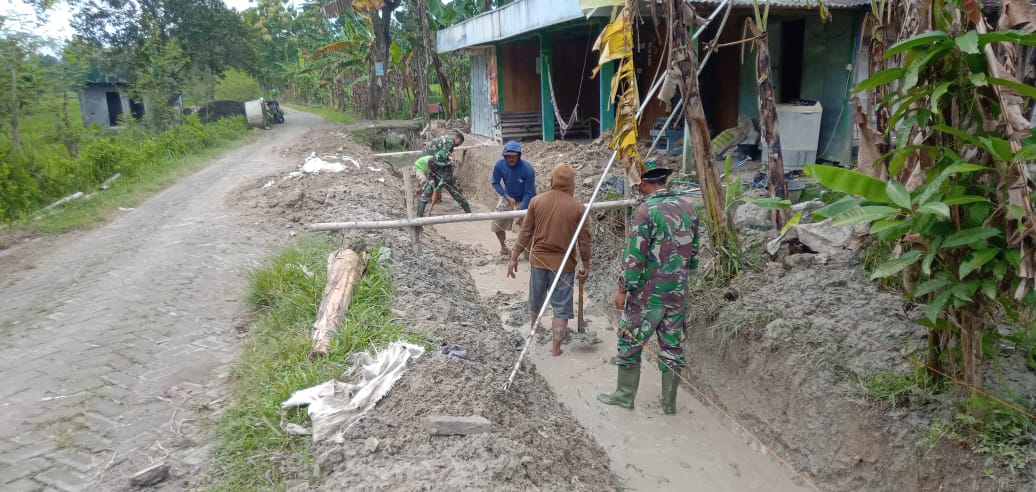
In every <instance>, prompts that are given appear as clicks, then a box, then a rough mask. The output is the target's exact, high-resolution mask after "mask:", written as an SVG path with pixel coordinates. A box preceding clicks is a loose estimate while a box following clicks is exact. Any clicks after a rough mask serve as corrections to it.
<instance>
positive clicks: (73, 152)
mask: <svg viewBox="0 0 1036 492" xmlns="http://www.w3.org/2000/svg"><path fill="white" fill-rule="evenodd" d="M57 130H58V131H57V133H58V138H59V139H60V140H61V143H62V144H63V145H64V146H65V150H67V151H68V155H69V156H70V157H71V158H72V159H78V158H79V137H78V136H77V135H76V134H75V132H74V131H73V130H72V122H71V121H69V119H68V91H62V92H61V114H60V115H58V121H57Z"/></svg>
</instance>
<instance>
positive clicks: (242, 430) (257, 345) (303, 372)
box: [210, 236, 428, 491]
mask: <svg viewBox="0 0 1036 492" xmlns="http://www.w3.org/2000/svg"><path fill="white" fill-rule="evenodd" d="M334 248H335V245H334V244H332V242H331V241H330V240H329V239H327V238H324V237H317V236H304V237H301V238H299V239H298V240H297V241H296V242H295V244H293V245H292V246H290V247H289V248H288V249H286V250H285V251H283V252H281V253H280V254H278V255H277V256H276V257H275V258H273V259H272V260H271V261H270V262H269V264H267V265H266V266H264V267H262V268H260V269H258V270H255V271H254V272H252V274H251V276H250V280H249V284H250V285H249V291H248V302H249V304H250V305H251V306H252V308H253V309H255V311H256V314H257V320H256V321H255V324H254V327H253V331H252V332H251V333H250V334H249V336H248V339H247V341H246V342H245V344H244V349H243V355H242V357H241V360H240V362H239V364H238V365H237V367H236V368H235V370H234V372H233V381H234V395H233V398H232V401H231V403H230V405H229V407H228V408H227V410H226V412H225V414H224V415H223V417H222V420H221V422H220V423H219V425H218V430H217V434H218V439H219V441H218V443H217V445H216V447H215V449H214V451H213V457H214V461H215V464H214V476H213V478H214V481H215V483H214V484H213V485H212V486H211V487H210V488H211V490H218V491H238V490H242V491H243V490H270V489H273V490H282V489H284V488H285V487H286V484H288V483H290V482H294V481H299V480H314V479H315V478H316V476H317V472H315V471H313V470H314V466H313V463H312V457H311V456H310V454H309V451H308V448H309V442H310V440H309V439H308V438H300V437H291V436H288V435H287V434H285V432H284V431H283V430H282V428H283V426H284V425H285V424H286V423H288V422H294V423H297V424H300V425H303V426H306V427H308V426H309V422H308V418H307V416H306V414H305V411H296V410H288V411H282V410H281V409H280V406H279V405H280V403H281V402H282V401H284V400H286V399H287V398H288V396H290V394H291V393H292V392H293V391H296V390H299V389H303V388H306V387H309V386H312V385H314V384H318V383H322V382H324V381H327V380H329V379H336V378H339V377H341V375H342V373H343V372H344V371H345V369H346V364H345V361H346V359H347V356H348V355H349V354H350V353H352V352H354V351H358V350H367V349H368V348H369V347H372V346H382V345H384V344H387V343H389V342H392V341H396V340H400V339H405V340H409V341H411V342H414V343H422V344H427V343H428V342H427V339H425V338H424V337H422V336H420V335H417V334H414V333H411V332H408V331H407V329H406V328H405V327H404V326H403V325H401V324H399V323H398V322H397V320H394V319H393V318H392V315H391V314H390V311H389V304H390V302H391V300H392V295H393V287H392V280H391V275H390V274H389V272H388V271H387V269H386V268H385V267H383V266H382V265H380V264H379V263H378V262H377V261H376V260H374V261H371V262H370V263H369V264H368V267H367V271H366V272H365V274H364V276H363V278H362V279H361V280H360V282H359V284H358V285H357V288H356V292H355V294H354V297H353V300H352V304H351V305H350V307H349V310H348V311H347V313H346V315H345V317H344V319H343V321H342V323H341V324H340V325H339V329H338V330H337V331H336V332H335V334H334V337H333V339H332V343H331V351H330V354H329V355H328V357H326V358H320V359H317V360H310V359H309V357H308V353H309V349H310V345H311V338H310V337H311V335H310V331H311V325H312V323H313V320H314V319H315V318H316V313H317V307H318V305H319V304H320V300H321V295H322V291H323V287H324V284H325V282H326V279H327V265H326V262H327V255H328V253H329V252H330V251H332V250H333V249H334ZM375 255H376V254H375Z"/></svg>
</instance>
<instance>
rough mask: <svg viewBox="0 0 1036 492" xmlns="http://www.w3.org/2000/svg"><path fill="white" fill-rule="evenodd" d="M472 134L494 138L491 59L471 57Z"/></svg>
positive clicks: (482, 56)
mask: <svg viewBox="0 0 1036 492" xmlns="http://www.w3.org/2000/svg"><path fill="white" fill-rule="evenodd" d="M471 133H474V134H476V135H482V136H486V137H491V136H493V105H492V103H491V102H490V100H489V57H488V56H487V55H486V54H481V55H472V57H471Z"/></svg>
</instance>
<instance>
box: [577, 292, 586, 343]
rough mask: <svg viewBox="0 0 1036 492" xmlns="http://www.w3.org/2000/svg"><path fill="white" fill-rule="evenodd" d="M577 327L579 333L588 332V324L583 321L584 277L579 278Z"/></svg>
mask: <svg viewBox="0 0 1036 492" xmlns="http://www.w3.org/2000/svg"><path fill="white" fill-rule="evenodd" d="M576 329H577V330H578V331H579V333H586V324H585V323H583V279H579V311H578V313H577V315H576Z"/></svg>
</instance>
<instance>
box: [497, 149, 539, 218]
mask: <svg viewBox="0 0 1036 492" xmlns="http://www.w3.org/2000/svg"><path fill="white" fill-rule="evenodd" d="M501 180H502V181H503V183H504V184H503V185H501V184H500V181H501ZM492 184H493V189H495V190H496V192H497V193H499V194H500V196H510V197H511V198H514V201H516V202H518V203H520V204H521V205H520V206H519V207H518V209H519V210H525V209H527V208H529V201H530V200H532V197H534V196H536V171H535V170H533V169H532V164H529V163H528V162H526V161H525V159H518V164H515V166H514V167H511V166H508V165H507V160H506V159H500V160H498V161H496V166H493V181H492Z"/></svg>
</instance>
